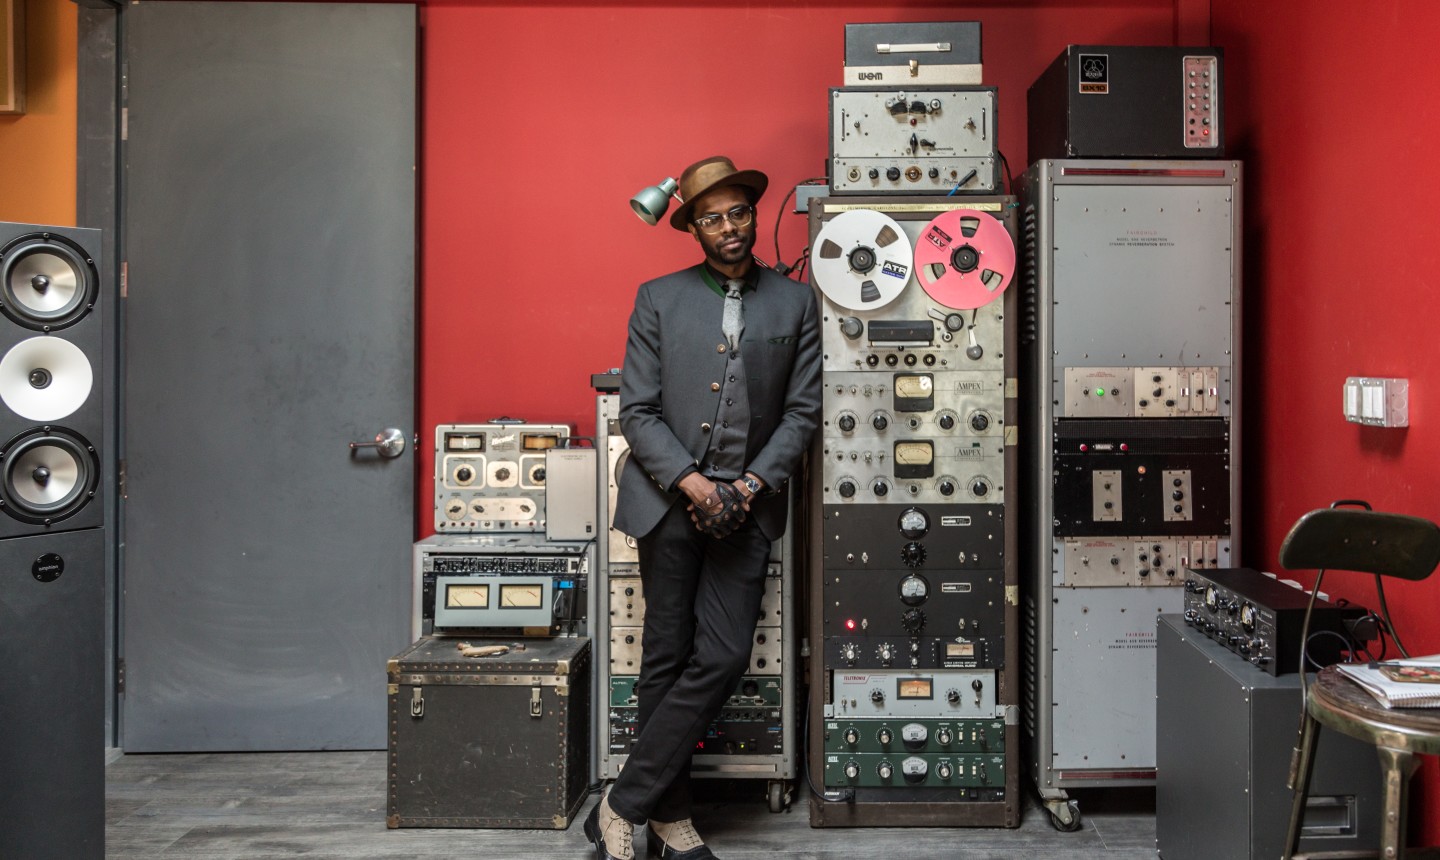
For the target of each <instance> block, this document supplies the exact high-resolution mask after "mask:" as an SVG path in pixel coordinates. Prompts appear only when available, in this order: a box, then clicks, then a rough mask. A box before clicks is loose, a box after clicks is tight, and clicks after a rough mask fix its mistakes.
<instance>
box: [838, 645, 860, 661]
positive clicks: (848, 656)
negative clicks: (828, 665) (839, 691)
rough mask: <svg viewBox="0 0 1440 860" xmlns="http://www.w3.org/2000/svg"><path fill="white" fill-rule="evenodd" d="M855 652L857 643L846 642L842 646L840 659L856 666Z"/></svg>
mask: <svg viewBox="0 0 1440 860" xmlns="http://www.w3.org/2000/svg"><path fill="white" fill-rule="evenodd" d="M855 651H856V649H855V643H853V642H846V643H845V644H844V645H841V646H840V659H841V660H844V661H845V662H846V663H849V664H850V665H852V666H853V665H854V664H855Z"/></svg>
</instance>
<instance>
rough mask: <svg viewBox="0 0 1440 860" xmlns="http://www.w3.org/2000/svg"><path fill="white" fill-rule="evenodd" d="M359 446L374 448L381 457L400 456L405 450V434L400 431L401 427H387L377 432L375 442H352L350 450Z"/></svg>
mask: <svg viewBox="0 0 1440 860" xmlns="http://www.w3.org/2000/svg"><path fill="white" fill-rule="evenodd" d="M357 448H374V449H376V451H378V452H379V454H380V456H381V457H389V458H394V457H399V456H400V455H401V454H402V453H404V452H405V434H404V433H402V432H400V428H399V427H386V428H385V429H384V430H381V431H380V432H379V433H376V434H375V441H374V442H351V443H350V450H351V451H354V450H356V449H357Z"/></svg>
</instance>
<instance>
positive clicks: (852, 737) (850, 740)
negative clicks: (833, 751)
mask: <svg viewBox="0 0 1440 860" xmlns="http://www.w3.org/2000/svg"><path fill="white" fill-rule="evenodd" d="M844 737H845V743H847V744H849V745H850V746H852V747H853V746H855V745H856V744H858V743H860V732H859V730H858V729H856V728H855V727H854V726H851V727H850V728H848V729H846V730H845V735H844Z"/></svg>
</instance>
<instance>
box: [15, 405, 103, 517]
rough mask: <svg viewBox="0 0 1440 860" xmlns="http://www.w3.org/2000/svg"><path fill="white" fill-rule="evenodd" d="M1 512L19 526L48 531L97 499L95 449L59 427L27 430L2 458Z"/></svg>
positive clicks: (97, 467) (97, 478) (97, 472)
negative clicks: (39, 526)
mask: <svg viewBox="0 0 1440 860" xmlns="http://www.w3.org/2000/svg"><path fill="white" fill-rule="evenodd" d="M0 460H3V470H4V480H0V510H3V511H4V512H5V513H7V514H9V515H10V516H11V517H14V518H15V519H17V520H20V521H22V522H27V523H33V524H37V525H40V524H44V525H50V524H51V523H54V522H57V521H59V520H63V519H65V518H66V517H68V516H70V515H72V514H74V513H75V512H76V511H78V510H80V509H81V508H83V507H85V505H86V504H88V503H89V502H90V500H91V499H92V498H94V497H95V488H96V486H97V485H98V484H99V482H100V463H99V460H98V459H97V458H96V456H95V447H94V446H93V445H91V444H90V443H88V442H86V441H85V440H84V439H83V438H81V437H80V436H79V435H78V434H75V433H72V432H71V431H69V430H66V429H64V428H59V427H48V428H45V427H42V428H35V429H33V430H27V431H26V432H24V433H21V434H20V435H19V436H16V437H15V438H14V439H12V440H10V444H8V445H6V446H5V450H4V451H3V452H0Z"/></svg>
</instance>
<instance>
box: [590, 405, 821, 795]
mask: <svg viewBox="0 0 1440 860" xmlns="http://www.w3.org/2000/svg"><path fill="white" fill-rule="evenodd" d="M619 412H620V397H619V395H617V394H602V395H600V396H599V397H597V398H596V404H595V447H596V448H597V449H598V450H599V452H600V457H599V462H600V469H601V470H602V473H601V475H600V477H599V482H598V496H599V505H600V512H599V522H601V523H604V524H605V533H604V534H602V535H600V539H599V540H598V541H597V544H598V546H599V559H598V561H599V563H598V565H597V571H598V575H597V576H595V577H594V580H593V582H594V584H593V587H592V592H593V595H594V599H595V603H596V604H597V610H596V611H595V612H594V613H593V614H592V616H591V618H592V622H591V630H592V631H593V633H592V639H593V642H594V649H595V671H596V679H595V681H596V682H595V687H594V690H595V695H594V696H593V700H594V707H595V721H594V722H595V743H594V745H593V749H594V750H595V754H594V757H595V772H596V775H597V777H598V778H599V779H613V778H614V777H616V776H618V775H619V773H620V770H621V768H623V767H624V766H625V760H626V759H627V758H628V753H626V752H625V749H626V748H627V747H628V744H629V742H630V737H629V735H628V733H627V726H629V725H632V724H633V723H632V721H633V719H634V714H635V706H634V698H633V687H634V683H635V680H636V678H637V677H638V675H639V672H640V644H641V643H640V633H641V631H642V629H643V624H644V615H645V602H644V593H643V589H642V588H641V584H640V566H639V559H638V556H637V554H636V548H635V539H634V538H632V537H630V536H628V535H626V534H623V533H622V532H619V531H617V530H616V529H615V527H614V525H613V524H612V522H613V518H614V509H615V499H616V495H617V493H618V491H619V477H620V474H621V470H622V469H623V467H624V465H625V461H626V459H627V458H628V457H629V456H630V446H629V445H628V444H627V443H626V441H625V437H624V436H623V435H622V434H621V433H620V426H619ZM792 498H793V495H792ZM792 518H793V510H792ZM793 535H794V524H793V523H791V526H790V528H787V529H786V533H785V537H783V538H782V539H781V540H779V541H777V542H776V543H775V544H774V546H773V547H772V548H771V552H770V571H769V576H768V579H767V583H766V589H767V590H766V594H765V597H764V599H763V600H762V603H761V607H760V611H761V618H760V621H759V623H758V625H757V627H756V631H755V640H756V641H755V645H754V648H753V650H752V652H751V657H750V664H751V666H750V671H749V673H747V674H746V675H745V676H744V677H743V678H742V679H741V682H740V686H739V687H738V688H737V689H736V690H735V693H734V695H732V697H731V699H730V701H729V702H728V703H727V704H726V706H725V709H724V711H722V714H721V717H720V719H718V720H717V721H716V723H715V724H712V728H711V734H710V736H709V737H707V738H706V741H705V742H706V743H707V744H713V745H714V751H713V752H712V751H710V749H709V748H708V747H707V750H706V751H705V752H697V753H696V755H695V757H694V759H693V761H692V764H691V775H692V776H695V777H728V778H757V779H766V780H767V781H768V782H767V786H766V793H767V797H768V799H769V803H770V809H771V811H773V812H779V811H781V810H782V809H784V808H785V805H786V804H788V803H789V799H790V786H789V784H788V783H789V781H790V780H793V779H794V778H795V774H796V765H797V761H798V759H797V756H796V752H795V736H796V727H795V703H796V685H797V684H798V677H799V675H798V673H797V672H796V667H797V665H798V663H799V652H798V651H797V650H796V645H795V636H794V629H795V618H794V616H795V608H794V591H795V585H794V581H795V575H794V552H793V551H792V547H793Z"/></svg>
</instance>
